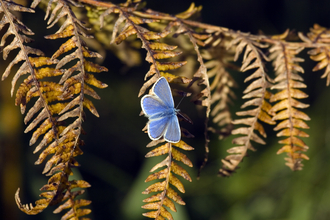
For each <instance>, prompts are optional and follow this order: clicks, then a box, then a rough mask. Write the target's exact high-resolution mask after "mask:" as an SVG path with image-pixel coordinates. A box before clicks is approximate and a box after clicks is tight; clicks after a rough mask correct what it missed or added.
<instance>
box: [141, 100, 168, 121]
mask: <svg viewBox="0 0 330 220" xmlns="http://www.w3.org/2000/svg"><path fill="white" fill-rule="evenodd" d="M141 106H142V111H143V113H144V114H145V115H147V116H148V117H153V116H156V115H157V114H161V113H162V112H165V111H166V110H167V107H166V106H165V105H164V103H163V102H162V101H161V100H159V98H157V97H155V96H152V95H145V96H144V97H143V98H142V99H141Z"/></svg>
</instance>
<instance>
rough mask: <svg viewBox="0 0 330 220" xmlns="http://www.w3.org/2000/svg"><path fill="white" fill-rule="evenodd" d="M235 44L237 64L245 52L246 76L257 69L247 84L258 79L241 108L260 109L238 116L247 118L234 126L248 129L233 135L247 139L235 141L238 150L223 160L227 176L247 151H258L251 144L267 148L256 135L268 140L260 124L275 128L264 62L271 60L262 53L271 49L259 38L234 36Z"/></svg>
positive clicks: (244, 97)
mask: <svg viewBox="0 0 330 220" xmlns="http://www.w3.org/2000/svg"><path fill="white" fill-rule="evenodd" d="M232 37H233V40H232V41H231V43H230V45H229V47H231V46H233V45H236V54H235V61H236V60H237V59H238V57H239V55H240V53H241V52H242V51H243V50H244V48H245V53H244V55H243V61H242V66H241V71H242V72H245V71H247V70H250V69H256V70H255V71H254V72H253V73H252V74H251V75H250V76H248V77H247V78H246V79H245V81H244V82H247V81H250V80H252V79H254V81H253V82H252V83H251V84H250V85H249V86H248V87H247V88H246V89H245V90H244V94H245V95H244V96H243V99H250V100H248V101H246V102H245V103H244V104H243V105H242V106H241V108H246V107H252V106H256V108H252V109H249V110H245V111H240V112H237V113H236V114H237V115H238V116H245V117H244V118H241V119H236V120H234V121H233V124H243V125H247V126H248V127H240V128H237V129H235V130H233V131H232V134H241V135H243V136H240V137H237V138H235V139H233V141H232V142H233V144H237V145H238V146H236V147H233V148H230V149H229V150H228V151H227V152H228V153H230V154H231V155H229V156H227V157H226V158H225V159H223V160H222V163H223V166H222V168H221V169H220V170H219V173H220V174H221V175H223V176H229V175H231V173H233V172H234V171H235V170H236V169H237V168H238V165H239V163H240V162H241V161H242V160H243V158H244V157H245V156H246V155H247V150H248V149H249V150H253V151H255V148H254V147H253V146H252V144H251V141H254V142H256V143H259V144H266V143H265V141H264V140H263V139H262V138H261V137H260V136H259V135H258V134H256V133H255V132H254V130H256V131H258V132H259V134H260V135H261V136H263V137H264V138H265V137H266V133H265V130H264V128H263V126H262V124H261V123H259V121H263V122H265V123H267V124H275V122H274V121H273V120H272V118H271V116H270V114H271V111H270V109H271V105H270V104H269V103H268V102H267V101H266V99H269V98H270V97H271V93H270V92H269V91H268V90H267V89H268V88H269V87H270V83H269V81H270V80H271V79H270V78H269V77H268V75H267V74H266V72H265V69H264V63H263V62H264V60H266V61H268V58H267V57H266V56H265V55H264V53H263V52H262V51H261V48H265V47H268V45H264V44H261V43H259V42H258V37H255V36H251V35H249V34H244V33H239V32H238V33H232Z"/></svg>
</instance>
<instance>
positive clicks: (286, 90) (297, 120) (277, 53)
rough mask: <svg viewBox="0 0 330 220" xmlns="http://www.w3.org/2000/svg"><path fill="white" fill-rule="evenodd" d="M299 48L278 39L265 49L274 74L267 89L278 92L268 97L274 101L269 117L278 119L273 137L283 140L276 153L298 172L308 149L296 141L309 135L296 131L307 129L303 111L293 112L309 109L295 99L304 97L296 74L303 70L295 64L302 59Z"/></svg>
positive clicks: (301, 82) (300, 81)
mask: <svg viewBox="0 0 330 220" xmlns="http://www.w3.org/2000/svg"><path fill="white" fill-rule="evenodd" d="M303 49H304V48H303V47H299V46H292V45H287V44H286V42H284V41H282V40H278V41H277V43H275V44H274V45H273V46H272V47H271V48H270V50H269V51H270V52H271V55H270V58H271V59H272V60H273V65H274V68H275V71H276V78H275V82H276V84H275V85H274V86H272V87H271V89H277V90H280V91H279V92H278V93H276V94H275V95H273V96H272V97H271V98H270V101H271V102H277V103H276V104H275V105H274V106H273V107H272V109H271V110H270V111H271V112H274V113H276V114H275V115H274V117H273V120H274V121H279V120H281V122H280V123H278V124H277V126H276V127H275V128H274V130H275V131H279V132H278V133H277V136H278V137H282V136H284V137H287V138H285V139H283V140H280V141H279V143H280V144H284V146H283V147H282V148H281V149H280V150H278V152H277V154H280V153H284V152H285V153H287V155H288V157H287V158H285V160H286V161H287V162H286V165H287V166H288V167H290V168H291V169H292V170H301V169H302V166H303V164H302V163H301V161H302V159H305V160H308V159H309V158H308V157H307V155H305V154H304V153H302V152H305V151H306V150H307V149H308V146H307V145H306V144H305V143H304V141H303V140H301V139H300V137H309V135H308V134H307V133H305V132H304V131H302V130H300V129H301V128H303V129H307V128H309V127H308V125H307V124H306V123H305V122H304V121H307V120H310V118H309V117H308V115H307V114H305V113H304V112H302V111H300V110H297V108H307V107H308V106H309V105H308V104H304V103H302V102H299V101H297V99H303V98H307V97H308V95H307V94H306V93H304V92H302V91H301V90H300V89H302V88H306V85H305V84H304V83H303V78H302V77H301V76H300V75H299V74H298V73H299V72H300V73H304V69H303V68H302V67H301V66H300V65H299V62H303V61H304V59H302V58H299V57H297V54H299V52H300V51H302V50H303Z"/></svg>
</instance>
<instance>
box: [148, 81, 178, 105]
mask: <svg viewBox="0 0 330 220" xmlns="http://www.w3.org/2000/svg"><path fill="white" fill-rule="evenodd" d="M152 91H153V93H154V94H156V96H158V97H159V99H160V100H162V102H164V104H165V106H167V107H169V108H174V101H173V97H172V92H171V88H170V85H169V84H168V82H167V80H166V79H165V78H164V77H161V78H159V79H158V80H157V81H156V82H155V84H154V86H153V87H152Z"/></svg>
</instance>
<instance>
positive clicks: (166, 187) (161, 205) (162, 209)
mask: <svg viewBox="0 0 330 220" xmlns="http://www.w3.org/2000/svg"><path fill="white" fill-rule="evenodd" d="M159 143H162V145H161V146H157V147H156V148H155V149H153V150H151V151H150V152H149V153H147V154H146V157H155V156H161V155H166V154H167V157H166V158H165V159H164V160H163V161H162V162H160V163H158V164H156V165H155V166H154V167H153V168H152V169H151V170H150V172H152V174H150V175H149V176H148V177H147V179H146V180H145V182H149V181H153V180H160V182H155V183H153V184H151V185H150V186H149V187H148V188H147V189H146V190H144V191H143V192H142V193H143V194H150V193H155V194H153V195H151V196H150V197H148V198H146V199H144V200H143V202H146V203H147V204H145V205H143V206H142V208H144V209H148V210H155V211H149V212H146V213H143V215H144V216H146V217H149V218H153V219H168V220H173V217H172V214H171V213H170V212H169V211H168V209H170V210H172V211H173V212H176V208H175V204H174V202H176V203H178V204H180V205H185V202H184V201H183V200H182V198H181V197H180V196H179V195H178V193H177V192H176V190H179V191H180V192H181V193H184V192H185V189H184V186H183V184H182V183H181V180H180V179H179V178H178V177H177V176H181V177H182V178H184V179H186V180H188V181H190V182H191V181H192V180H191V177H190V175H189V174H188V172H187V171H186V170H185V169H184V168H183V167H181V166H180V165H179V164H178V162H176V161H179V163H183V164H185V165H187V166H189V167H192V166H193V165H192V162H191V161H190V160H189V158H188V157H187V156H186V155H185V154H183V153H181V152H180V151H179V150H178V149H181V150H193V149H194V148H193V147H191V146H189V145H187V144H186V143H185V142H183V141H179V142H178V143H173V144H171V143H164V142H163V141H161V140H158V141H152V142H150V143H149V145H148V146H147V147H152V146H155V145H157V144H159ZM164 167H165V168H164ZM175 188H176V190H175Z"/></svg>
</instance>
